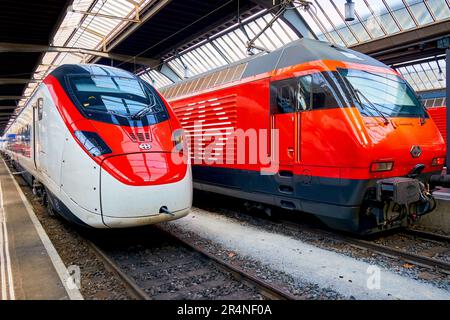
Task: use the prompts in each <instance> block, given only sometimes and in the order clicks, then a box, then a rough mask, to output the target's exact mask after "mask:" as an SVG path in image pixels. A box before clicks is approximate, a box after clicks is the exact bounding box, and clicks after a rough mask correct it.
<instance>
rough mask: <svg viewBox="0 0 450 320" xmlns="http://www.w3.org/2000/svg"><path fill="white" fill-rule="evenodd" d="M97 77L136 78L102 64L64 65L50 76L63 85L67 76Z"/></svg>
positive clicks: (129, 73) (126, 72) (128, 73)
mask: <svg viewBox="0 0 450 320" xmlns="http://www.w3.org/2000/svg"><path fill="white" fill-rule="evenodd" d="M70 74H73V75H75V74H76V75H97V76H114V77H126V78H135V77H136V76H135V75H134V74H132V73H131V72H128V71H125V70H122V69H119V68H115V67H110V66H105V65H100V64H63V65H60V66H59V67H57V68H56V69H55V70H53V71H52V72H51V73H50V74H49V75H51V76H53V77H55V78H57V79H58V80H59V81H60V83H63V78H64V76H66V75H70Z"/></svg>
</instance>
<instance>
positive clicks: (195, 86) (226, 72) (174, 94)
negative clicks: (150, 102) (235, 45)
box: [159, 63, 247, 100]
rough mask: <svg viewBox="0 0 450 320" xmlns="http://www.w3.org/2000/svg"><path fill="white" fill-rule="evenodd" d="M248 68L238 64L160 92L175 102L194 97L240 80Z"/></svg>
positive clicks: (245, 65) (244, 64) (162, 89)
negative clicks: (180, 98) (210, 89)
mask: <svg viewBox="0 0 450 320" xmlns="http://www.w3.org/2000/svg"><path fill="white" fill-rule="evenodd" d="M246 67H247V64H246V63H243V64H238V65H236V66H232V67H229V68H226V69H222V70H218V71H215V72H212V73H207V74H205V75H204V76H201V77H196V78H193V79H189V80H185V81H182V82H179V83H176V84H174V85H171V86H168V87H165V88H161V89H159V91H160V92H161V94H162V95H163V96H164V98H166V99H167V100H174V99H176V98H178V97H181V96H186V95H192V94H193V93H195V92H199V91H202V90H205V89H209V88H213V87H217V86H220V85H223V84H226V83H229V82H233V81H236V80H240V79H241V77H242V74H243V73H244V70H245V68H246Z"/></svg>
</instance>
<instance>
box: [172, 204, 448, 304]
mask: <svg viewBox="0 0 450 320" xmlns="http://www.w3.org/2000/svg"><path fill="white" fill-rule="evenodd" d="M166 226H167V227H168V228H176V230H172V232H178V233H180V232H187V233H189V234H190V235H192V234H195V235H198V236H199V237H201V238H204V239H206V240H208V241H210V242H214V243H217V244H219V245H220V246H222V247H224V248H225V249H226V250H229V251H232V252H236V253H237V254H239V255H242V256H243V257H246V258H247V257H248V258H250V259H252V260H255V261H258V262H260V263H262V264H264V265H268V266H270V268H271V269H273V270H274V271H279V272H283V273H285V274H288V275H290V276H292V278H293V280H294V283H295V281H299V282H301V283H304V282H305V281H306V282H309V283H311V284H312V285H318V286H319V287H320V288H322V289H326V290H332V291H336V292H338V293H339V294H340V295H343V296H344V297H345V298H347V299H350V298H356V299H450V292H448V291H447V290H443V289H440V288H436V287H435V286H432V285H430V284H426V283H422V282H419V281H415V280H413V279H411V278H408V277H404V276H401V275H399V274H396V273H394V272H392V271H390V270H388V269H385V268H382V267H379V266H378V265H372V264H370V263H367V262H364V261H360V260H357V259H353V258H351V257H348V256H346V255H343V254H339V253H336V252H332V251H328V250H324V249H321V248H318V247H316V246H313V245H310V244H307V243H305V242H302V241H300V240H297V239H294V238H292V237H289V236H286V235H283V234H277V233H271V232H268V231H266V230H263V229H260V228H256V227H253V226H249V225H243V224H241V223H239V222H238V221H236V220H234V219H230V218H228V217H224V216H220V215H217V214H214V213H211V212H208V211H206V210H202V209H194V210H193V212H192V213H191V215H189V216H188V217H187V218H185V219H181V220H177V221H173V222H169V223H167V224H166ZM374 270H375V272H378V270H379V272H380V288H379V289H377V288H376V284H377V282H371V283H372V284H373V285H370V284H369V286H370V287H371V288H373V289H369V287H368V281H371V280H373V279H374V278H369V277H370V275H373V274H374ZM374 286H375V288H374Z"/></svg>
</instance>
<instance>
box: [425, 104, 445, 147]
mask: <svg viewBox="0 0 450 320" xmlns="http://www.w3.org/2000/svg"><path fill="white" fill-rule="evenodd" d="M446 109H447V108H445V107H434V108H429V109H428V113H429V114H430V116H431V118H432V119H433V121H434V123H436V126H437V127H438V129H439V131H440V132H441V135H442V137H443V138H444V140H445V141H447V120H446Z"/></svg>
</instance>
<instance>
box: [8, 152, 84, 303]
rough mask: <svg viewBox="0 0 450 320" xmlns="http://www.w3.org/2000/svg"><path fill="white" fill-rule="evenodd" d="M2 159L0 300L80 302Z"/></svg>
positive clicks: (52, 248)
mask: <svg viewBox="0 0 450 320" xmlns="http://www.w3.org/2000/svg"><path fill="white" fill-rule="evenodd" d="M71 280H72V279H71V278H70V275H69V272H68V270H67V268H66V267H65V265H64V263H63V262H62V260H61V258H60V257H59V255H58V253H57V251H56V250H55V248H54V247H53V245H52V243H51V241H50V239H49V238H48V236H47V234H46V233H45V231H44V229H43V228H42V226H41V224H40V222H39V220H38V219H37V217H36V215H35V213H34V211H33V208H32V207H31V205H30V203H29V202H28V200H27V199H26V197H25V195H24V194H23V192H22V190H21V189H20V187H19V185H18V184H17V182H16V180H15V179H14V177H13V176H12V174H11V172H10V171H9V168H8V167H7V166H6V164H5V162H4V161H3V159H0V286H1V289H0V299H1V300H25V299H26V300H68V299H70V300H81V299H83V297H82V295H81V294H80V292H79V290H78V288H77V287H76V286H75V285H74V284H73V281H72V282H71Z"/></svg>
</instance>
